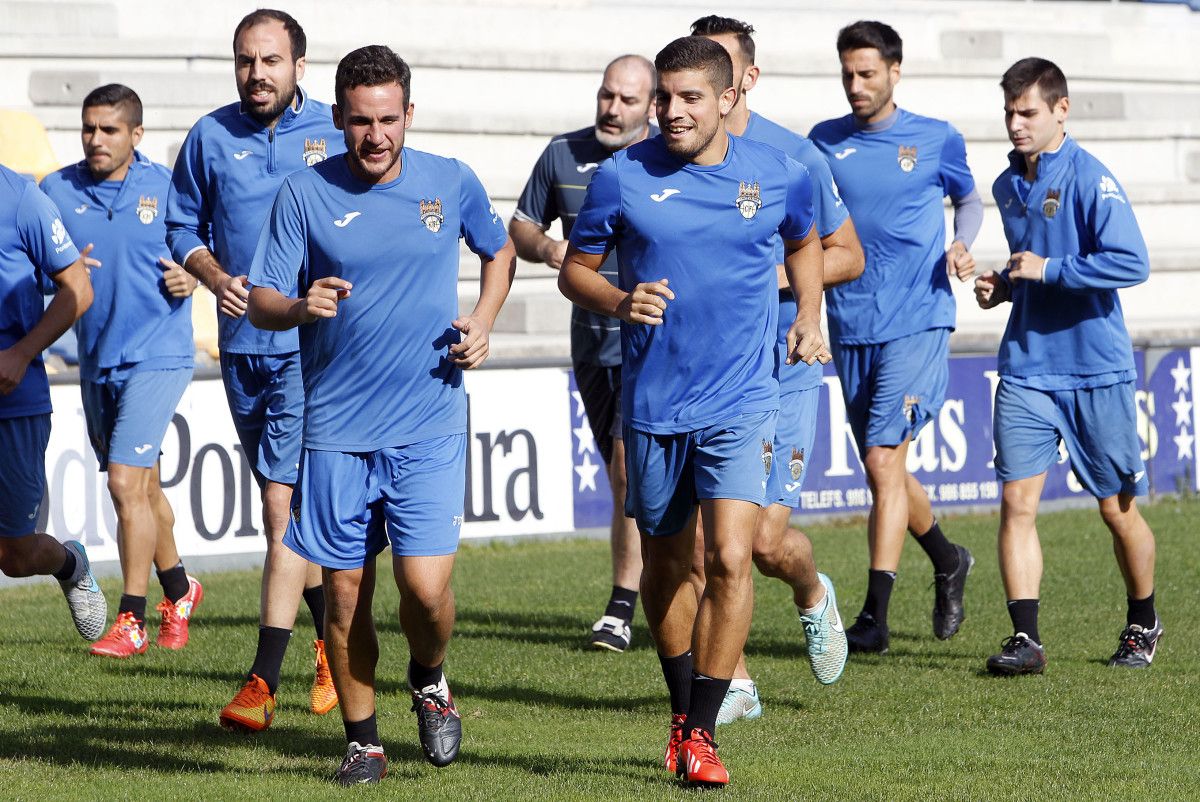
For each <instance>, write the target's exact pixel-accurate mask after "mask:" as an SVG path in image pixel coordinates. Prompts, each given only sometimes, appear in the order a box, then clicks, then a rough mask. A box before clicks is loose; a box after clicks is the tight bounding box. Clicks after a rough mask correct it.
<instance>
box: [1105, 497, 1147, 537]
mask: <svg viewBox="0 0 1200 802" xmlns="http://www.w3.org/2000/svg"><path fill="white" fill-rule="evenodd" d="M1141 516H1142V514H1141V512H1139V511H1138V508H1137V499H1136V498H1134V497H1133V496H1129V495H1125V494H1124V493H1118V494H1117V495H1115V496H1109V497H1108V498H1102V499H1100V517H1101V518H1102V519H1103V520H1104V523H1105V525H1106V526H1107V527H1108V528H1109V529H1110V530H1112V533H1113V534H1114V535H1117V536H1121V535H1123V534H1125V533H1126V532H1128V531H1129V530H1130V529H1131V528H1132V526H1133V525H1134V524H1135V523H1137V522H1138V521H1139V520H1140V519H1141Z"/></svg>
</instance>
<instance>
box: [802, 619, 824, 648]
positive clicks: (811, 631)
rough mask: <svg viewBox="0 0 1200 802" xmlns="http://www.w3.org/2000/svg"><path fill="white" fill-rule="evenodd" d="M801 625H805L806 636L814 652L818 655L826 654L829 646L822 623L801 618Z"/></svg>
mask: <svg viewBox="0 0 1200 802" xmlns="http://www.w3.org/2000/svg"><path fill="white" fill-rule="evenodd" d="M800 623H801V624H803V625H804V636H805V637H806V638H808V643H809V645H810V646H812V650H813V651H814V652H816V653H817V654H824V653H825V649H826V646H827V644H826V642H825V640H826V639H825V634H824V633H823V632H822V630H821V624H820V622H819V621H813V620H810V619H809V618H808V617H807V616H800Z"/></svg>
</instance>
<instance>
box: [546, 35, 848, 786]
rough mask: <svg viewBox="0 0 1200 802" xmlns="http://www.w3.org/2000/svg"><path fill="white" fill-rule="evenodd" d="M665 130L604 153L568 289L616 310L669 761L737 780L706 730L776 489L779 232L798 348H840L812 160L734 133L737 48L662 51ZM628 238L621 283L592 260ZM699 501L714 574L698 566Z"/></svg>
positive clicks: (620, 247) (678, 767) (580, 224)
mask: <svg viewBox="0 0 1200 802" xmlns="http://www.w3.org/2000/svg"><path fill="white" fill-rule="evenodd" d="M654 66H655V67H656V68H657V70H658V82H657V89H656V92H655V98H656V102H657V114H658V123H659V126H660V128H661V130H662V134H661V136H656V137H654V138H652V139H648V140H646V141H645V142H641V143H639V144H637V145H633V146H631V147H629V148H626V149H625V150H623V151H621V152H620V153H617V154H616V155H614V156H613V157H612V159H610V160H609V161H608V162H606V163H605V164H603V165H601V167H600V168H599V169H598V170H597V173H596V176H595V177H594V178H593V179H592V182H591V185H590V186H589V187H588V193H587V198H586V199H585V201H584V205H583V208H582V209H581V210H580V213H579V217H578V218H577V219H576V221H575V227H574V228H573V229H572V231H571V247H570V248H569V249H568V251H567V256H566V258H565V260H564V262H563V268H562V271H561V272H560V274H559V287H560V289H562V291H563V293H564V294H565V295H566V296H567V297H568V298H569V299H571V300H572V301H574V302H575V303H577V304H579V305H580V306H583V307H585V308H588V309H591V310H593V311H595V312H599V313H602V314H606V315H609V316H612V317H618V318H620V319H621V321H622V326H621V338H622V352H623V355H624V360H623V363H622V379H623V387H622V419H623V421H624V427H625V430H624V440H625V448H626V452H625V459H626V469H627V472H628V479H629V489H628V493H627V496H626V509H627V511H628V513H629V514H630V515H632V516H634V517H635V518H636V519H637V524H638V529H639V531H640V532H641V535H642V549H643V551H642V555H643V559H644V566H643V571H642V584H641V592H642V605H643V607H644V609H645V612H646V618H647V621H648V622H649V626H650V631H651V634H652V635H653V637H654V642H655V646H656V648H657V650H658V654H659V660H660V662H661V665H662V669H663V675H664V677H665V679H666V681H667V688H668V690H669V693H670V698H671V712H672V718H671V728H670V736H669V740H668V746H667V751H666V756H665V764H666V766H667V768H668V769H670V770H673V771H676V772H677V773H678V774H679V776H680V777H682V778H683V779H684V781H685V782H687V783H689V784H699V785H725V784H727V783H728V782H729V774H728V772H727V771H726V770H725V767H724V766H723V765H722V763H721V761H720V759H719V758H718V757H717V752H716V744H715V743H714V742H713V740H712V732H713V730H714V728H715V724H716V718H717V712H718V710H719V709H720V707H721V702H722V700H723V699H724V698H725V694H726V691H727V690H728V689H729V683H730V678H731V677H732V675H733V671H734V668H735V667H736V665H737V661H738V655H739V654H740V652H741V649H742V646H743V645H744V644H745V640H746V634H747V632H748V631H749V628H750V615H751V611H752V606H753V595H752V594H753V588H752V583H751V576H750V563H751V547H752V543H753V540H754V530H755V526H756V523H757V520H758V515H759V510H760V508H762V507H764V506H766V504H767V503H768V502H769V501H770V500H772V499H773V498H774V495H773V494H774V488H773V487H770V486H769V480H770V479H771V463H772V461H773V458H774V454H773V438H774V432H775V418H776V416H777V413H778V409H779V384H778V382H777V381H776V379H775V376H774V373H775V335H776V321H777V319H778V315H779V301H778V297H779V296H778V292H777V287H778V285H777V276H776V270H775V253H774V242H775V236H776V234H779V235H781V236H782V238H783V240H784V246H785V249H786V256H785V259H784V266H785V270H786V272H787V275H788V279H789V282H790V284H791V286H792V287H793V288H794V289H795V291H796V295H797V301H798V310H799V311H798V314H797V316H796V318H795V320H794V321H793V323H792V325H791V329H790V331H789V333H788V345H789V348H788V362H789V363H794V362H796V361H799V360H803V361H804V362H806V363H807V364H812V362H813V361H814V360H817V359H821V360H827V359H828V358H829V355H828V352H827V350H826V348H825V344H824V342H823V340H822V338H821V332H820V303H821V296H820V293H821V243H820V240H819V239H818V234H817V231H816V229H815V227H814V225H813V210H812V196H813V188H812V181H811V180H810V179H809V175H808V171H807V170H805V168H804V167H803V166H802V165H800V164H799V163H798V162H796V161H794V160H792V159H791V158H790V157H788V156H787V155H786V154H784V153H783V152H782V151H779V150H777V149H775V148H773V147H770V146H768V145H763V144H760V143H758V142H754V141H751V140H748V139H742V138H737V137H732V136H730V135H729V134H728V132H727V131H726V130H725V125H724V122H725V118H726V116H727V115H728V114H729V113H730V111H731V110H732V109H733V106H734V103H735V102H736V100H737V90H736V89H735V88H734V84H733V64H732V62H731V61H730V59H729V54H728V53H726V52H725V50H724V48H722V47H721V46H720V45H718V44H716V43H715V42H711V41H709V40H708V39H704V38H701V37H694V36H688V37H683V38H681V39H677V40H675V41H674V42H672V43H670V44H669V45H667V46H666V47H665V48H663V50H662V51H660V52H659V54H658V55H657V57H656V58H655V61H654ZM614 248H615V249H616V251H617V259H618V267H619V269H618V280H619V285H618V286H613V285H612V284H610V283H609V282H608V281H607V280H606V279H605V278H604V277H603V276H601V275H599V273H598V270H599V268H600V266H601V264H603V262H604V258H605V256H606V254H607V253H608V252H609V251H610V250H612V249H614ZM697 503H698V504H699V507H700V514H701V515H702V516H703V518H704V539H705V574H706V576H707V583H706V586H705V589H704V593H703V597H702V598H701V599H700V601H699V604H697V599H696V595H695V593H694V591H693V589H692V586H691V583H690V582H689V573H690V566H691V563H692V552H693V535H694V532H695V529H694V526H693V525H692V524H691V523H690V519H691V518H692V516H693V515H694V514H695V509H696V506H697Z"/></svg>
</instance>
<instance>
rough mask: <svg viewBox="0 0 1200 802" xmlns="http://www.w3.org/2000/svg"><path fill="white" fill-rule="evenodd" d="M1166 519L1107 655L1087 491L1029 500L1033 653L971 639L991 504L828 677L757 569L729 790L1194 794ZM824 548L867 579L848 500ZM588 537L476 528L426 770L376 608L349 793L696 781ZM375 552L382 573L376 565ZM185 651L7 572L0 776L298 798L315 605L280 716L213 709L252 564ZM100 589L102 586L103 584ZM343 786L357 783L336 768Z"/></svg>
mask: <svg viewBox="0 0 1200 802" xmlns="http://www.w3.org/2000/svg"><path fill="white" fill-rule="evenodd" d="M1146 516H1147V518H1148V519H1149V521H1150V523H1151V526H1152V527H1153V528H1154V530H1155V532H1156V535H1157V537H1158V566H1159V570H1158V589H1157V592H1158V599H1159V608H1160V611H1161V613H1162V616H1163V619H1164V621H1165V623H1166V636H1165V638H1164V640H1163V643H1162V646H1161V648H1160V649H1159V653H1158V657H1157V660H1156V662H1155V664H1154V666H1153V667H1152V668H1151V669H1149V670H1147V671H1140V672H1130V671H1119V670H1113V669H1109V668H1107V667H1106V666H1105V664H1104V663H1105V661H1106V659H1107V658H1108V657H1109V655H1110V654H1111V653H1112V651H1113V649H1114V647H1115V646H1116V636H1117V634H1118V632H1119V629H1120V627H1121V625H1122V624H1123V622H1124V593H1123V590H1122V586H1121V582H1120V578H1119V575H1118V573H1117V570H1116V566H1115V563H1114V561H1113V558H1112V550H1111V546H1110V541H1109V537H1108V535H1107V533H1106V531H1105V530H1104V528H1103V525H1102V524H1101V523H1100V520H1099V516H1098V515H1097V514H1096V513H1095V512H1094V511H1091V510H1087V511H1071V512H1063V513H1056V514H1048V515H1045V516H1043V518H1042V521H1041V526H1040V529H1041V532H1042V537H1043V543H1044V547H1045V552H1046V577H1045V582H1044V599H1043V615H1042V627H1041V628H1042V634H1043V637H1044V638H1045V641H1046V644H1047V649H1048V653H1049V659H1050V664H1049V667H1048V669H1047V673H1046V674H1045V675H1044V676H1042V677H1023V678H1017V679H995V678H992V677H989V676H987V675H986V674H985V673H984V672H983V661H984V659H985V658H986V657H987V656H988V655H989V654H991V653H992V652H994V651H996V649H997V646H998V644H999V641H1000V640H1001V639H1002V638H1003V637H1004V636H1005V635H1007V634H1008V632H1009V625H1008V620H1007V616H1006V614H1005V611H1004V604H1003V592H1002V590H1001V586H1000V580H999V575H998V571H997V567H996V560H995V556H994V554H995V552H994V546H993V543H994V538H995V528H996V518H995V516H975V517H962V518H952V519H948V520H947V521H946V522H945V524H946V527H945V528H946V530H947V531H948V532H949V533H950V534H951V536H952V538H954V539H955V540H960V541H962V542H964V543H966V544H967V545H968V546H969V547H970V548H971V549H972V550H973V551H974V552H975V555H976V558H977V564H976V567H975V572H974V574H973V575H972V579H971V581H970V583H969V585H968V591H967V619H966V623H965V624H964V627H963V630H962V631H961V632H960V633H959V635H958V636H956V637H955V638H954V639H952V640H950V641H947V642H939V641H937V640H935V639H934V638H933V637H932V635H931V634H930V624H929V610H930V606H931V603H932V602H931V600H932V591H931V590H930V588H929V587H928V586H929V584H930V581H931V572H930V569H929V567H928V563H927V561H926V560H925V557H924V555H923V554H922V553H921V552H920V550H919V549H918V548H916V547H915V544H909V546H908V548H907V549H906V551H905V556H904V563H903V565H902V567H901V573H900V578H899V581H898V582H897V585H896V589H895V593H894V594H893V597H892V613H891V625H892V650H891V653H890V654H889V655H887V656H885V657H878V658H876V657H871V658H865V659H852V661H851V664H850V665H849V666H848V667H847V670H846V673H845V676H844V677H843V678H842V680H841V681H840V682H839V683H837V684H836V685H834V686H831V687H828V688H825V687H822V686H820V685H818V684H817V683H816V681H815V680H814V679H813V678H812V676H811V674H810V672H809V670H808V666H807V663H806V661H805V659H804V656H803V652H802V648H801V645H800V644H801V642H802V636H801V634H800V629H799V625H798V622H797V621H796V617H795V613H794V610H793V608H792V607H791V604H790V599H789V593H788V591H787V590H786V589H785V587H784V586H783V585H782V584H780V583H778V582H773V581H766V580H763V579H761V577H760V578H759V580H758V584H757V587H756V592H757V599H756V607H755V620H754V626H753V630H752V632H751V635H750V641H749V644H748V646H747V650H748V655H749V661H750V668H751V672H752V673H753V674H754V675H755V676H756V678H757V680H758V683H759V686H760V689H761V693H762V695H763V698H764V704H765V715H764V717H763V718H762V719H760V720H759V721H757V722H742V723H738V724H734V725H731V726H728V727H722V728H721V729H720V730H719V731H718V740H719V741H720V742H721V756H722V758H723V759H724V760H725V762H726V764H727V765H728V766H729V767H730V769H731V773H732V776H733V784H732V786H731V787H730V788H729V789H727V790H726V791H724V792H721V795H722V797H723V798H738V799H837V800H842V799H847V800H857V799H878V800H899V799H913V800H917V799H920V800H925V799H938V800H941V799H964V800H967V799H970V800H975V799H989V800H990V799H1022V800H1024V799H1071V800H1084V799H1109V798H1128V797H1136V798H1152V799H1156V800H1160V799H1163V800H1166V799H1189V798H1190V799H1194V798H1197V797H1198V796H1200V735H1198V734H1197V729H1198V727H1200V679H1198V676H1197V672H1198V669H1200V648H1198V647H1197V636H1196V633H1197V632H1200V582H1197V578H1198V577H1200V550H1198V549H1197V548H1196V546H1197V542H1196V535H1197V525H1196V523H1197V521H1198V520H1200V504H1198V503H1196V502H1194V501H1192V502H1189V501H1172V500H1168V501H1164V502H1161V503H1159V504H1157V505H1154V506H1150V507H1147V508H1146ZM811 534H812V536H813V540H814V543H815V547H816V551H817V556H818V560H819V563H820V565H821V567H822V569H823V570H825V571H826V572H827V573H829V574H830V575H831V576H832V577H833V578H834V581H835V582H836V583H837V585H838V588H839V592H840V596H841V607H842V612H843V614H844V615H847V616H849V617H850V618H851V619H853V615H854V613H855V612H857V610H858V606H859V604H860V602H861V599H862V593H863V589H864V586H865V581H864V574H865V570H864V569H865V560H866V557H865V551H866V549H865V543H864V540H865V539H864V537H863V531H862V524H861V523H848V524H841V525H824V526H817V527H812V531H811ZM607 555H608V549H607V546H606V544H605V543H603V542H600V541H566V542H545V541H542V542H527V543H518V544H503V545H490V546H468V547H465V548H464V549H463V550H462V553H461V557H460V560H459V563H458V567H457V571H456V576H455V588H456V591H457V594H458V606H459V615H458V625H457V628H456V632H455V638H454V641H453V643H452V644H451V651H450V657H449V659H448V662H447V667H448V673H449V677H450V681H451V683H452V686H453V688H454V690H455V695H456V697H457V700H458V704H459V708H460V710H461V711H462V713H463V716H464V729H465V732H466V735H465V738H464V743H463V751H462V755H461V757H460V759H459V761H458V762H457V763H456V764H454V765H453V766H451V767H449V768H447V769H442V770H437V769H434V768H433V767H431V766H429V765H427V764H425V763H424V761H423V760H422V759H421V757H420V754H419V751H418V749H417V747H416V733H415V722H414V717H413V716H412V714H411V713H410V712H409V709H408V706H409V702H408V698H407V693H406V690H405V681H404V668H405V666H406V664H407V653H406V649H405V646H404V640H403V638H402V636H401V634H400V632H399V627H398V625H397V623H396V620H395V616H394V609H395V602H396V591H395V588H394V587H393V586H390V585H386V586H384V587H382V588H381V592H380V593H378V594H377V598H376V617H377V620H378V621H379V623H380V630H381V651H382V654H381V659H380V665H381V670H380V676H381V682H380V698H379V723H380V729H381V731H382V734H383V739H384V744H385V746H386V748H387V751H388V756H389V761H390V763H389V767H390V773H389V776H388V778H387V779H386V780H385V781H384V783H383V784H382V785H381V786H380V787H379V788H378V789H356V791H354V793H359V792H361V793H365V794H368V795H378V794H383V795H387V796H388V797H389V798H407V799H422V800H425V799H495V798H521V799H529V798H537V799H596V798H623V799H634V798H639V799H641V798H667V799H684V798H692V797H691V796H690V795H689V792H687V791H684V790H681V789H679V788H678V787H677V786H676V785H675V783H674V781H673V780H672V779H671V778H669V777H668V776H667V775H666V774H665V772H664V771H663V770H662V769H661V768H660V767H659V760H660V758H661V754H662V748H663V744H664V742H665V736H666V723H667V706H666V701H665V688H664V687H663V684H662V678H661V675H660V673H659V668H658V662H657V660H656V659H655V656H654V651H653V648H652V647H651V645H650V642H649V639H648V637H647V635H646V630H645V627H644V625H641V624H640V622H641V619H640V616H639V626H638V627H637V628H636V629H635V644H634V647H635V648H634V649H633V650H632V651H631V652H629V653H627V654H625V655H613V654H607V653H591V652H587V651H584V650H583V648H582V642H583V640H584V638H585V632H586V630H587V628H588V626H589V625H590V624H591V622H592V620H593V619H594V618H595V617H596V615H597V614H598V613H599V611H600V608H601V605H602V604H603V602H604V600H605V598H606V597H607V590H608V579H607V577H608V568H607V560H608V556H607ZM389 575H390V574H389V573H386V572H384V571H380V577H381V578H382V577H387V576H389ZM204 581H205V601H204V606H203V607H202V608H201V609H200V612H199V613H198V615H197V619H196V622H195V623H194V625H193V628H192V641H191V644H190V645H189V646H188V647H187V649H186V650H184V651H183V652H181V653H174V652H167V651H164V650H160V649H156V648H155V647H153V646H152V647H151V648H150V651H149V652H148V653H147V654H146V655H144V656H142V657H140V658H135V659H132V660H129V661H124V662H118V661H114V660H102V659H98V658H92V657H89V656H88V655H87V653H86V647H85V645H84V644H83V643H82V642H81V641H80V640H79V639H78V638H77V637H76V636H75V635H74V633H73V631H71V629H70V624H69V621H68V618H67V615H66V610H65V607H64V606H63V603H62V599H61V597H60V594H59V591H58V589H57V588H56V587H54V585H53V584H52V583H49V582H47V583H45V584H39V585H30V586H20V587H15V588H9V589H5V590H2V591H0V644H2V645H3V658H2V659H0V784H2V785H0V788H2V789H3V790H0V797H5V798H15V799H39V800H40V799H47V798H72V799H80V798H82V799H121V798H130V799H133V798H136V799H251V798H268V799H283V798H287V799H292V800H296V799H308V798H330V797H334V796H341V795H342V792H339V791H338V790H337V789H335V788H333V787H332V786H331V785H330V784H329V782H328V778H329V776H330V774H331V772H332V771H333V769H334V768H335V767H336V763H337V762H338V760H339V759H340V755H341V752H342V750H343V740H342V731H341V723H340V721H339V719H338V717H337V713H336V712H335V713H333V714H331V715H329V716H325V717H316V716H312V715H310V714H309V713H308V712H307V690H308V685H309V682H310V681H311V664H310V662H309V660H310V658H311V654H312V652H311V648H310V646H309V644H308V642H307V640H308V638H309V636H310V634H311V629H310V628H309V627H308V625H307V623H306V622H305V621H304V615H305V613H304V612H303V611H302V612H301V618H300V621H301V626H299V627H298V628H297V636H296V638H295V639H294V642H293V644H292V648H291V650H290V651H289V654H288V657H287V662H286V664H285V666H284V677H283V685H282V694H281V696H280V708H279V710H278V712H277V718H276V723H275V725H274V726H273V727H272V728H271V730H270V731H269V732H267V733H265V734H262V735H259V736H255V737H238V736H232V735H230V734H227V733H225V732H223V731H221V730H220V729H219V728H218V727H217V725H216V718H217V712H218V711H219V710H220V708H221V706H222V705H223V704H224V703H225V702H226V701H228V699H229V697H230V695H231V694H232V693H233V691H234V690H236V688H237V687H238V685H239V684H240V682H241V680H242V676H243V672H244V671H245V669H246V667H247V665H248V663H249V660H250V658H251V657H252V656H253V655H252V652H253V648H254V634H255V625H256V622H257V609H258V576H257V574H256V573H254V572H237V573H223V574H209V575H207V576H205V577H204ZM104 586H105V591H106V592H107V593H109V594H110V596H109V598H110V599H111V600H114V601H115V599H116V598H117V597H118V595H119V592H120V591H119V585H118V583H116V582H114V581H106V582H105V583H104ZM347 793H350V792H347Z"/></svg>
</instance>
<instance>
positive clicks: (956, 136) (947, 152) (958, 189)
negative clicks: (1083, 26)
mask: <svg viewBox="0 0 1200 802" xmlns="http://www.w3.org/2000/svg"><path fill="white" fill-rule="evenodd" d="M938 178H940V179H941V182H942V187H943V188H944V189H945V190H946V194H947V195H949V196H950V197H951V198H961V197H963V196H964V195H967V194H969V193H970V192H971V190H973V189H975V178H974V177H973V176H972V175H971V168H970V167H968V166H967V143H966V142H965V141H964V140H963V136H962V134H960V133H959V132H958V130H957V129H955V127H954V126H953V125H950V124H949V123H946V140H945V141H944V142H943V143H942V157H941V159H940V160H939V163H938Z"/></svg>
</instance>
